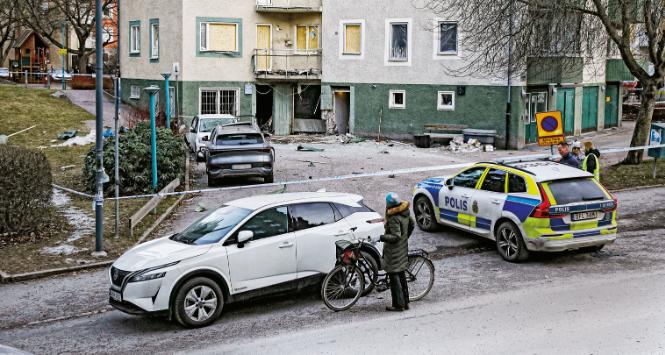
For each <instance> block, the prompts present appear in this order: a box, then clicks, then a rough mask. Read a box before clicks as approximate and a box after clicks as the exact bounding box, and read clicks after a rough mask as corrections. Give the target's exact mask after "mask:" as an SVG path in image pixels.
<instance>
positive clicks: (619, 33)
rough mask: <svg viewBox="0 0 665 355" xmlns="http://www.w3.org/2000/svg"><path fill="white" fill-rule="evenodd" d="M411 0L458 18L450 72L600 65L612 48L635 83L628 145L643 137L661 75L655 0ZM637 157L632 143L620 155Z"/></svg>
mask: <svg viewBox="0 0 665 355" xmlns="http://www.w3.org/2000/svg"><path fill="white" fill-rule="evenodd" d="M413 1H414V3H416V5H417V6H419V7H422V8H426V9H429V10H431V11H432V12H434V13H437V14H439V15H440V16H448V17H449V18H450V19H451V20H455V21H459V26H460V37H461V38H462V41H463V43H464V54H463V55H464V56H465V57H466V58H465V63H466V64H465V65H464V66H463V67H460V68H454V69H453V71H454V72H455V73H457V74H464V75H483V76H487V75H494V76H497V77H503V78H505V77H506V75H509V74H508V73H510V75H511V76H518V75H522V76H524V75H525V74H526V73H534V72H537V71H538V70H545V69H547V70H552V69H555V70H561V71H562V72H565V71H566V70H570V69H573V68H579V63H580V61H583V62H584V64H586V65H587V67H589V66H591V67H593V66H594V65H597V66H598V67H599V68H602V65H603V64H602V62H600V61H601V60H602V61H604V60H605V55H606V54H610V55H612V54H616V56H617V57H620V58H621V59H623V62H624V63H625V65H626V67H627V68H628V70H629V71H630V73H631V74H632V75H633V76H635V78H636V79H637V80H638V81H639V82H640V84H641V86H642V94H641V99H642V100H641V101H642V103H641V107H640V110H639V114H638V117H637V122H636V125H635V130H634V132H633V137H632V140H631V146H642V145H645V144H646V143H647V139H648V136H649V127H650V124H651V117H652V115H653V111H654V108H655V97H656V93H657V90H658V88H659V87H661V86H663V78H664V75H665V18H664V16H663V15H664V13H665V4H664V2H663V1H662V0H588V1H586V0H413ZM552 66H556V68H552ZM649 68H652V70H650V69H649ZM642 158H643V151H633V152H630V153H629V154H628V156H627V157H626V159H625V162H626V163H630V164H638V163H640V162H641V161H642Z"/></svg>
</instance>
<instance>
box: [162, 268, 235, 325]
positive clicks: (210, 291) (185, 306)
mask: <svg viewBox="0 0 665 355" xmlns="http://www.w3.org/2000/svg"><path fill="white" fill-rule="evenodd" d="M174 306H175V310H174V313H175V319H176V320H177V321H178V323H180V324H182V325H183V326H185V327H203V326H206V325H209V324H211V323H212V322H214V321H215V320H216V319H217V318H219V316H220V314H222V308H223V307H224V294H223V293H222V290H221V289H220V288H219V285H217V283H216V282H214V281H213V280H211V279H209V278H207V277H196V278H193V279H191V280H189V281H187V282H185V283H184V284H183V285H182V286H181V287H180V289H178V294H177V295H176V298H175V301H174Z"/></svg>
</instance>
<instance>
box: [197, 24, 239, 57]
mask: <svg viewBox="0 0 665 355" xmlns="http://www.w3.org/2000/svg"><path fill="white" fill-rule="evenodd" d="M200 31H201V35H200V39H201V43H200V51H201V52H204V51H212V52H238V41H239V38H238V36H239V33H238V32H239V31H238V24H236V23H221V22H202V23H201V28H200Z"/></svg>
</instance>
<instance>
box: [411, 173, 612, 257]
mask: <svg viewBox="0 0 665 355" xmlns="http://www.w3.org/2000/svg"><path fill="white" fill-rule="evenodd" d="M413 206H414V212H415V217H416V221H417V224H418V227H419V228H420V229H421V230H424V231H434V230H436V228H437V227H438V225H440V224H443V225H446V226H452V227H455V228H458V229H461V230H464V231H468V232H471V233H473V234H477V235H479V236H482V237H485V238H488V239H491V240H495V241H496V247H497V251H498V252H499V254H501V256H502V257H503V258H504V259H505V260H507V261H511V262H517V261H522V260H525V259H527V258H528V256H529V252H530V251H546V252H556V251H565V250H572V249H580V248H588V249H593V250H600V249H601V248H602V247H603V246H605V245H606V244H609V243H612V242H614V240H615V239H616V235H617V221H616V217H617V214H616V209H617V200H616V198H614V197H613V196H612V194H610V193H609V192H608V191H607V189H605V188H604V187H603V185H601V184H600V183H599V182H597V181H596V180H594V179H593V175H592V174H590V173H588V172H585V171H582V170H580V169H576V168H572V167H569V166H566V165H562V164H559V163H555V162H552V161H527V162H516V163H477V164H475V165H473V166H471V167H469V168H466V169H465V170H463V171H461V172H459V173H457V174H456V175H453V176H448V177H434V178H429V179H425V180H423V181H421V182H419V183H418V184H417V185H416V186H415V188H414V194H413Z"/></svg>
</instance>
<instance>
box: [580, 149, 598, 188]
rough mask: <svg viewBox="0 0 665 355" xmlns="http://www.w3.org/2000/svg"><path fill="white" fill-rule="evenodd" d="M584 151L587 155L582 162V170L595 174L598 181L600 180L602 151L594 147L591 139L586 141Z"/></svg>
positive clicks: (594, 176)
mask: <svg viewBox="0 0 665 355" xmlns="http://www.w3.org/2000/svg"><path fill="white" fill-rule="evenodd" d="M584 152H585V153H586V157H584V161H583V162H582V170H584V171H588V172H590V173H592V174H593V178H594V179H596V181H600V151H598V149H596V148H594V147H593V143H592V142H591V141H586V142H584Z"/></svg>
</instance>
